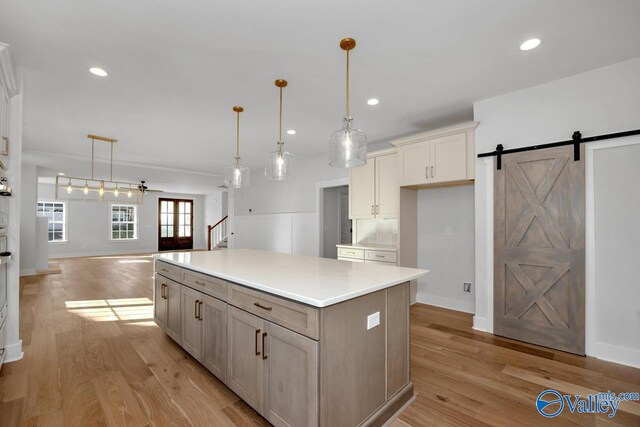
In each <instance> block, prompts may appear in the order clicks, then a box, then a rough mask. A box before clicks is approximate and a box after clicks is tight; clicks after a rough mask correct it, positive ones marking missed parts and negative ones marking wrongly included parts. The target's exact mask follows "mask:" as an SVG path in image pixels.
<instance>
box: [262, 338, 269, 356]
mask: <svg viewBox="0 0 640 427" xmlns="http://www.w3.org/2000/svg"><path fill="white" fill-rule="evenodd" d="M266 336H267V333H266V332H263V333H262V360H265V359H266V358H267V357H269V356H267V352H266V350H265V347H264V339H265V338H266Z"/></svg>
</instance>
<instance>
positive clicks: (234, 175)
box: [224, 105, 249, 188]
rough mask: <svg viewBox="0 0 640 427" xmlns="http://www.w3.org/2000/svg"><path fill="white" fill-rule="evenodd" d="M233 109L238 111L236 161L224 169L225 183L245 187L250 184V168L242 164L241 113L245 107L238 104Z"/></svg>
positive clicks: (235, 186) (230, 185) (234, 186)
mask: <svg viewBox="0 0 640 427" xmlns="http://www.w3.org/2000/svg"><path fill="white" fill-rule="evenodd" d="M233 111H235V112H236V157H234V158H235V159H236V162H235V164H234V165H233V166H227V167H226V168H225V169H224V183H225V184H226V185H227V186H228V187H233V188H244V187H248V186H249V168H248V167H246V166H242V165H240V113H242V112H243V111H244V108H242V107H239V106H237V105H236V106H235V107H233Z"/></svg>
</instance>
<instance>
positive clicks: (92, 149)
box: [91, 138, 96, 179]
mask: <svg viewBox="0 0 640 427" xmlns="http://www.w3.org/2000/svg"><path fill="white" fill-rule="evenodd" d="M95 144H96V141H95V139H93V138H91V179H93V152H94V147H95Z"/></svg>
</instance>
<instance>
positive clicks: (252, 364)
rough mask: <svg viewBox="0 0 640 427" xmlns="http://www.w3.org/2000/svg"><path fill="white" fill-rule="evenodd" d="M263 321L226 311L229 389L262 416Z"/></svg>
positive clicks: (243, 313)
mask: <svg viewBox="0 0 640 427" xmlns="http://www.w3.org/2000/svg"><path fill="white" fill-rule="evenodd" d="M264 332H265V331H264V320H262V319H260V318H259V317H257V316H254V315H253V314H249V313H247V312H245V311H243V310H240V309H237V308H235V307H233V306H229V307H228V312H227V334H228V335H227V386H229V388H230V389H231V390H233V391H234V392H235V393H236V394H237V395H238V396H240V397H241V398H242V400H244V401H245V402H247V404H249V406H251V407H252V408H253V409H255V410H256V411H257V412H260V413H262V401H263V399H262V393H263V372H264V363H263V361H262V350H263V349H262V333H264Z"/></svg>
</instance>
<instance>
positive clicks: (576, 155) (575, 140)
mask: <svg viewBox="0 0 640 427" xmlns="http://www.w3.org/2000/svg"><path fill="white" fill-rule="evenodd" d="M633 135H640V129H635V130H628V131H625V132H616V133H608V134H605V135H596V136H589V137H587V138H583V137H582V134H581V133H580V131H575V132H573V135H571V139H569V140H566V141H558V142H551V143H549V144H541V145H530V146H528V147H520V148H512V149H510V150H505V149H504V147H503V146H502V144H498V145H497V146H496V149H495V150H494V151H491V152H487V153H481V154H478V158H480V157H493V156H495V157H497V159H496V167H497V169H498V170H500V169H502V156H504V155H505V154H510V153H520V152H522V151H533V150H542V149H544V148H552V147H562V146H563V145H573V160H574V161H576V162H577V161H579V160H580V144H583V143H585V142H594V141H602V140H605V139H613V138H624V137H625V136H633Z"/></svg>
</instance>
